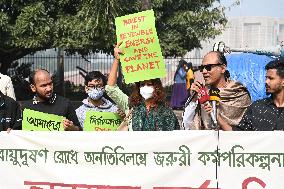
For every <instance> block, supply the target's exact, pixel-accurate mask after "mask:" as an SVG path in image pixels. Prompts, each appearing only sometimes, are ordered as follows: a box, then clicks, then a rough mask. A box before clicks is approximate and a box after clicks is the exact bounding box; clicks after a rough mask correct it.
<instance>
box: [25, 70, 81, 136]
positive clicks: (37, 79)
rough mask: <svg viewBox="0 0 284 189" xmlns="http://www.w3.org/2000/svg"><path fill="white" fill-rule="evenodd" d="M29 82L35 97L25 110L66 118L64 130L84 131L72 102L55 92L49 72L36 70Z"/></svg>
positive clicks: (26, 102)
mask: <svg viewBox="0 0 284 189" xmlns="http://www.w3.org/2000/svg"><path fill="white" fill-rule="evenodd" d="M29 81H30V86H31V90H32V91H33V93H34V94H35V95H34V98H33V99H32V100H29V101H25V102H24V103H23V109H25V108H27V109H30V110H35V111H39V112H43V113H49V114H54V115H59V116H63V117H65V118H66V119H64V121H63V127H64V130H66V131H78V130H82V128H81V127H80V123H79V121H78V118H77V116H76V112H75V110H74V108H73V106H72V105H71V102H70V101H69V100H68V99H66V98H64V97H61V96H59V95H56V94H55V93H54V92H53V82H52V80H51V77H50V74H49V72H48V71H47V70H44V69H38V70H35V71H34V72H32V73H31V75H30V78H29Z"/></svg>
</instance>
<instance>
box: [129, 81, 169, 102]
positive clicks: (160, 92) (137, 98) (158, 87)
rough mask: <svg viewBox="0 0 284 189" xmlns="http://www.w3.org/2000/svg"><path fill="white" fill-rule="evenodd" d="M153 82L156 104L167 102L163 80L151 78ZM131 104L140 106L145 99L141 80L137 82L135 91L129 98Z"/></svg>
mask: <svg viewBox="0 0 284 189" xmlns="http://www.w3.org/2000/svg"><path fill="white" fill-rule="evenodd" d="M151 82H152V84H153V87H154V92H153V99H154V102H155V104H158V103H162V104H165V102H166V94H165V90H164V87H163V85H162V82H161V80H160V79H159V78H157V79H151ZM129 101H130V105H131V106H138V105H139V104H141V103H142V102H143V101H144V98H143V97H142V96H141V94H140V82H136V83H135V84H134V86H133V92H132V94H131V95H130V98H129Z"/></svg>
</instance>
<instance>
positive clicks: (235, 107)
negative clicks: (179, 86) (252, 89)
mask: <svg viewBox="0 0 284 189" xmlns="http://www.w3.org/2000/svg"><path fill="white" fill-rule="evenodd" d="M199 70H200V72H201V73H202V75H203V78H204V81H205V85H204V84H203V83H202V82H201V81H197V80H196V81H195V82H194V83H193V84H192V86H191V94H192V95H193V96H192V98H191V99H189V101H188V102H187V103H186V107H185V112H184V114H183V126H184V129H191V130H209V129H216V128H220V129H223V130H230V128H231V127H234V126H236V125H238V123H239V122H240V120H241V119H242V116H243V114H244V113H245V111H246V109H247V107H248V106H249V105H250V104H251V98H250V95H249V92H248V90H247V89H246V87H244V86H243V85H242V84H241V83H240V82H236V81H232V80H230V74H229V71H228V70H227V60H226V58H225V56H224V55H223V54H222V53H220V52H218V51H211V52H209V53H208V54H206V55H205V57H204V58H203V61H202V65H201V66H200V67H199ZM213 88H214V90H215V93H216V89H218V90H217V91H220V92H219V96H218V97H220V101H219V102H218V103H216V108H215V107H214V111H213V106H212V103H211V102H210V97H209V100H207V101H206V103H205V102H203V103H200V100H198V99H200V91H202V90H204V89H205V90H206V91H207V93H208V94H211V96H212V94H214V93H212V90H213ZM210 89H211V92H210V93H209V92H208V91H209V90H210ZM208 96H209V95H208ZM212 99H214V100H215V101H216V99H218V98H212ZM218 100H219V99H218ZM214 118H215V119H216V121H217V124H216V123H215V124H214V122H215V121H214Z"/></svg>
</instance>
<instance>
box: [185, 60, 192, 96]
mask: <svg viewBox="0 0 284 189" xmlns="http://www.w3.org/2000/svg"><path fill="white" fill-rule="evenodd" d="M193 82H194V72H193V67H192V63H191V62H188V63H187V72H186V90H187V92H188V93H189V92H190V87H191V85H192V84H193Z"/></svg>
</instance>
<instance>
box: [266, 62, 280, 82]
mask: <svg viewBox="0 0 284 189" xmlns="http://www.w3.org/2000/svg"><path fill="white" fill-rule="evenodd" d="M271 69H276V70H277V71H276V73H277V75H279V76H280V77H281V78H283V79H284V58H283V57H280V58H277V59H275V60H272V61H270V62H269V63H268V64H266V66H265V70H271Z"/></svg>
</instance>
